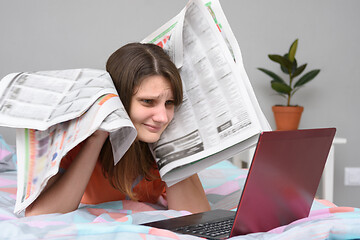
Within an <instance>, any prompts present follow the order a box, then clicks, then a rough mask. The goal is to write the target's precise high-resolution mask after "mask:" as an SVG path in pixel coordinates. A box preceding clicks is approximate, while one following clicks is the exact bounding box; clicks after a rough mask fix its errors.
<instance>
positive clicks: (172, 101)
mask: <svg viewBox="0 0 360 240" xmlns="http://www.w3.org/2000/svg"><path fill="white" fill-rule="evenodd" d="M165 104H166V105H174V100H167V101H166V102H165Z"/></svg>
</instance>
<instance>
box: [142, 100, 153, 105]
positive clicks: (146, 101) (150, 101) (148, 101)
mask: <svg viewBox="0 0 360 240" xmlns="http://www.w3.org/2000/svg"><path fill="white" fill-rule="evenodd" d="M142 102H143V103H146V104H151V103H152V102H153V101H152V100H151V99H143V100H142Z"/></svg>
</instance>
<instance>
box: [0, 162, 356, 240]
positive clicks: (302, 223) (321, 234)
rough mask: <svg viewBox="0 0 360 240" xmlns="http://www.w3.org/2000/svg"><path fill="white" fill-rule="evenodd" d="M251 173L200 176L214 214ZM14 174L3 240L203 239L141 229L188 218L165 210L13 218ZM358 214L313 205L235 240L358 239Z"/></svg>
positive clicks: (3, 197) (6, 187) (130, 206)
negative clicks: (266, 229) (286, 221)
mask: <svg viewBox="0 0 360 240" xmlns="http://www.w3.org/2000/svg"><path fill="white" fill-rule="evenodd" d="M246 174H247V170H245V169H238V168H236V167H235V166H234V165H232V164H231V163H230V162H229V161H223V162H221V163H219V164H216V165H214V166H212V167H210V168H208V169H206V170H204V171H202V172H200V173H199V176H200V179H201V181H202V183H203V185H204V188H205V191H206V194H207V197H208V200H209V202H210V204H211V206H212V208H222V209H233V210H234V209H235V208H236V204H237V201H238V199H239V197H240V194H241V189H242V186H243V184H244V182H245V178H246ZM15 199H16V171H6V172H2V173H0V229H1V231H0V238H1V239H142V240H143V239H150V240H151V239H200V238H197V237H194V236H189V235H180V234H175V233H172V232H170V231H166V230H161V229H156V228H150V227H146V226H141V225H139V224H141V223H145V222H150V221H155V220H160V219H165V218H170V217H176V216H183V215H186V214H189V212H186V211H174V210H166V207H165V206H164V205H163V204H156V205H153V204H146V203H138V202H132V201H116V202H109V203H104V204H98V205H82V206H80V208H79V209H78V210H76V211H74V212H70V213H67V214H47V215H40V216H33V217H23V216H22V215H21V216H17V215H15V214H14V213H13V209H14V205H15ZM356 238H360V210H359V209H358V208H352V207H337V206H335V205H334V204H332V203H329V202H327V201H323V200H315V201H314V204H313V206H312V210H311V213H310V216H309V217H308V218H304V219H300V220H298V221H295V222H293V223H291V224H289V225H287V226H283V227H279V228H277V229H273V230H271V231H269V232H266V233H254V234H248V235H245V236H237V237H233V238H232V239H356Z"/></svg>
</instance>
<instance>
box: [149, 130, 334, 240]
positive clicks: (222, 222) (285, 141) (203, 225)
mask: <svg viewBox="0 0 360 240" xmlns="http://www.w3.org/2000/svg"><path fill="white" fill-rule="evenodd" d="M335 131H336V129H335V128H321V129H304V130H292V131H270V132H262V133H261V134H260V135H259V139H258V142H257V145H256V149H255V152H254V156H253V160H252V162H251V165H250V168H249V172H248V176H247V179H246V182H245V185H244V188H243V191H242V194H241V197H240V200H239V203H238V207H237V211H236V212H235V211H228V210H220V209H218V210H212V211H208V212H203V213H197V214H190V215H187V216H183V217H177V218H171V219H166V220H161V221H155V222H150V223H145V224H143V225H146V226H151V227H156V228H162V229H168V230H170V231H173V232H176V233H182V234H190V235H195V236H198V237H204V238H208V239H225V238H229V237H234V236H238V235H244V234H249V233H255V232H267V231H269V230H271V229H274V228H276V227H279V226H283V225H287V224H289V223H291V222H293V221H295V220H297V219H301V218H304V217H307V216H308V215H309V212H310V208H311V205H312V202H313V200H314V196H315V194H316V191H317V188H318V186H319V182H320V179H321V175H322V172H323V169H324V167H325V163H326V159H327V156H328V153H329V151H330V147H331V144H332V141H333V138H334V135H335Z"/></svg>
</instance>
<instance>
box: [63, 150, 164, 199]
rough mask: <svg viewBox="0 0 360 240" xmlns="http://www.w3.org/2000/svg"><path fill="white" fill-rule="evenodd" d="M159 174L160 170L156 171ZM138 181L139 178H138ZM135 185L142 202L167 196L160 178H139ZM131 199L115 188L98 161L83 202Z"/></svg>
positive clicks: (67, 159) (73, 154) (65, 161)
mask: <svg viewBox="0 0 360 240" xmlns="http://www.w3.org/2000/svg"><path fill="white" fill-rule="evenodd" d="M81 146H82V144H79V145H78V146H76V147H75V148H74V149H72V150H71V151H70V152H69V153H68V154H67V155H66V156H65V157H64V158H63V159H62V160H61V163H60V168H62V169H67V168H68V167H69V166H70V164H71V162H72V161H73V160H74V159H75V157H76V155H77V154H78V152H79V151H80V149H81ZM155 174H157V175H158V176H159V171H158V170H156V173H155ZM136 181H137V180H136ZM134 184H136V185H135V186H134V187H133V192H134V193H136V195H137V196H138V199H139V201H140V202H149V203H156V202H157V201H158V198H159V197H160V195H164V196H165V183H164V182H163V181H161V179H160V178H158V179H156V180H154V181H147V180H145V179H143V178H142V179H139V182H138V183H137V182H135V183H134ZM125 199H129V198H127V196H126V195H124V194H123V193H122V192H120V191H119V190H117V189H115V188H114V187H113V186H111V184H110V183H109V181H108V179H107V178H105V177H104V175H103V174H102V169H101V163H100V161H97V163H96V165H95V168H94V171H93V173H92V175H91V177H90V180H89V183H88V185H87V187H86V189H85V193H84V195H83V197H82V199H81V203H85V204H98V203H103V202H110V201H118V200H125Z"/></svg>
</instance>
